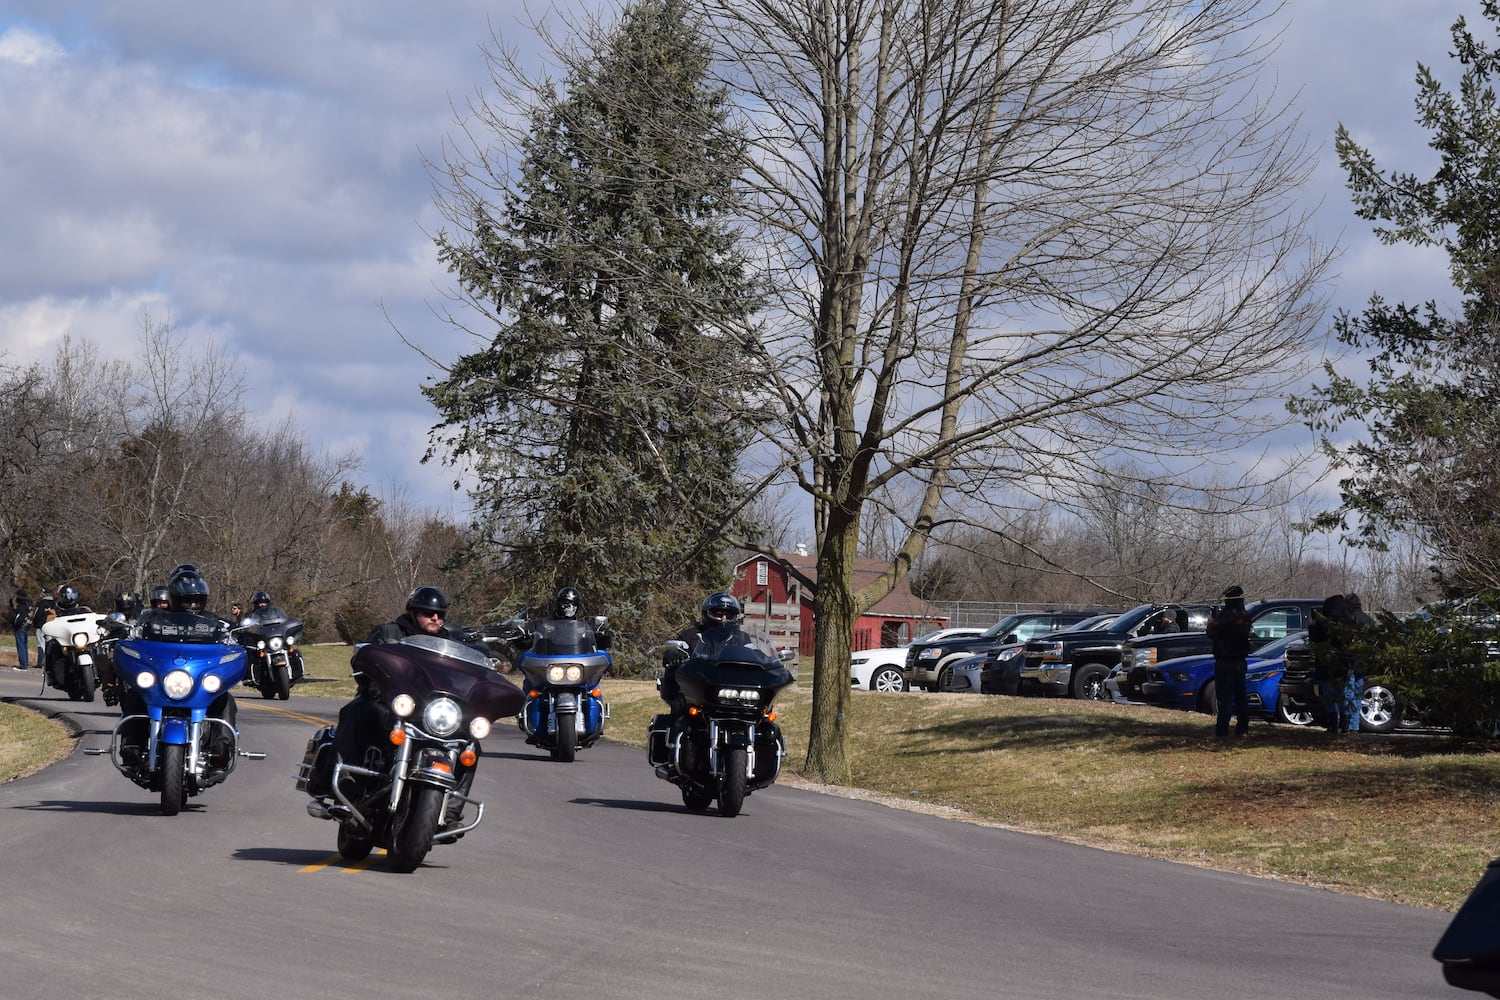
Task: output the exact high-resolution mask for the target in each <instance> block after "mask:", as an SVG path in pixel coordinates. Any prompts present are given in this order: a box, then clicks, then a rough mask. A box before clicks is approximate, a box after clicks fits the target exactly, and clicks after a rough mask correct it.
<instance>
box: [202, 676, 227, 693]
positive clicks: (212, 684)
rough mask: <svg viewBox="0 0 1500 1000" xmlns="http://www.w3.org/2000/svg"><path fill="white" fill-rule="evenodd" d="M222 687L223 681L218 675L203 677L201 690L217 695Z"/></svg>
mask: <svg viewBox="0 0 1500 1000" xmlns="http://www.w3.org/2000/svg"><path fill="white" fill-rule="evenodd" d="M223 686H224V680H223V678H221V677H220V676H219V675H218V674H204V675H203V690H205V691H207V692H208V693H209V694H216V693H218V690H219V688H221V687H223Z"/></svg>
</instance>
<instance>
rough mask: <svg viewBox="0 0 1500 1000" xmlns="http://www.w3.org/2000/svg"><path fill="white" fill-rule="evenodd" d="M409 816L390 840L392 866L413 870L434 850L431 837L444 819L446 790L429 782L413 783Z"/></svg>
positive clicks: (410, 791)
mask: <svg viewBox="0 0 1500 1000" xmlns="http://www.w3.org/2000/svg"><path fill="white" fill-rule="evenodd" d="M408 788H409V791H408V793H407V794H408V795H410V796H411V798H410V800H409V801H408V802H407V805H406V818H405V820H404V821H403V822H402V823H401V826H400V827H399V828H398V829H397V830H396V836H395V837H394V838H393V839H392V843H391V858H390V864H391V868H392V869H393V870H395V871H398V872H412V871H416V870H417V866H418V865H420V864H421V863H422V859H423V858H425V857H427V852H428V851H430V850H432V838H433V836H434V835H435V834H436V833H437V828H438V821H439V820H441V819H442V812H443V793H442V792H440V791H439V790H438V789H436V788H433V787H431V786H430V785H410V786H408Z"/></svg>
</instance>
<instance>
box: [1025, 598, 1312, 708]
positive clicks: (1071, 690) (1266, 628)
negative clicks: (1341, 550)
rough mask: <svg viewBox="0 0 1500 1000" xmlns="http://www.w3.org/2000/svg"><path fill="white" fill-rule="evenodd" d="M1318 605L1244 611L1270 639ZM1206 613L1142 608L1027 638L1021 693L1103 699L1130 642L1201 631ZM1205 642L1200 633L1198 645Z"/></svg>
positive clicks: (1261, 605)
mask: <svg viewBox="0 0 1500 1000" xmlns="http://www.w3.org/2000/svg"><path fill="white" fill-rule="evenodd" d="M1322 603H1323V602H1322V601H1321V600H1316V601H1315V600H1306V599H1300V598H1296V599H1293V598H1285V599H1276V600H1269V601H1256V602H1255V603H1254V604H1251V605H1248V606H1246V608H1245V610H1246V612H1248V613H1249V615H1250V620H1251V621H1252V622H1256V623H1257V626H1256V631H1257V633H1263V634H1265V635H1266V638H1267V639H1270V638H1271V637H1272V635H1273V634H1281V635H1285V634H1286V632H1287V631H1288V630H1289V628H1287V627H1286V626H1288V624H1289V622H1290V620H1291V619H1292V618H1296V620H1297V621H1300V622H1303V623H1304V625H1303V626H1302V627H1305V622H1306V615H1307V614H1308V613H1309V612H1310V611H1311V609H1312V608H1313V607H1317V606H1320V605H1321V604H1322ZM1210 610H1211V606H1210V605H1208V604H1142V605H1139V606H1138V607H1134V608H1131V609H1130V610H1129V611H1127V612H1125V613H1124V614H1122V615H1121V616H1120V617H1119V618H1116V619H1115V620H1114V622H1112V623H1111V624H1109V625H1107V626H1105V627H1104V628H1100V629H1096V630H1094V631H1091V632H1062V633H1059V634H1057V635H1052V636H1047V637H1046V638H1043V639H1032V640H1031V641H1030V642H1028V643H1026V649H1025V651H1024V653H1023V655H1024V656H1025V658H1026V661H1025V663H1024V665H1023V666H1022V667H1021V690H1022V691H1023V692H1024V693H1027V694H1038V693H1040V694H1064V695H1071V696H1072V697H1074V698H1093V699H1095V700H1098V701H1109V700H1110V693H1109V691H1108V690H1107V689H1106V688H1105V686H1104V679H1105V678H1106V677H1108V676H1109V672H1110V671H1111V670H1113V669H1114V668H1115V665H1116V664H1118V663H1120V662H1122V661H1123V660H1124V659H1125V653H1126V651H1127V650H1128V649H1130V648H1131V640H1132V639H1135V638H1137V637H1138V636H1145V635H1149V634H1150V633H1151V632H1152V631H1153V630H1158V629H1162V628H1164V627H1166V628H1173V629H1175V630H1176V631H1177V632H1200V633H1201V632H1202V631H1203V629H1204V627H1205V626H1206V625H1207V624H1208V613H1209V611H1210ZM1169 617H1170V619H1171V620H1172V621H1173V623H1174V624H1172V625H1168V626H1164V625H1163V621H1164V620H1165V619H1167V618H1169ZM1273 625H1274V626H1275V628H1273ZM1276 629H1280V631H1279V632H1277V631H1276ZM1169 634H1170V633H1169ZM1206 639H1207V636H1206V635H1205V636H1204V638H1203V640H1200V643H1201V642H1202V641H1206ZM1203 651H1204V652H1207V651H1208V649H1207V648H1205V649H1204V650H1203ZM1176 655H1178V656H1183V655H1187V654H1186V653H1177V654H1176Z"/></svg>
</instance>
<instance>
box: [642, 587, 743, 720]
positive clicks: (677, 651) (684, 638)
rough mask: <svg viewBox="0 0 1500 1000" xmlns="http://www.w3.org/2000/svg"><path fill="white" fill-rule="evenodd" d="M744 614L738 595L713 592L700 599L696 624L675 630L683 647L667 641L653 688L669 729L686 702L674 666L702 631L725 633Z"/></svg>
mask: <svg viewBox="0 0 1500 1000" xmlns="http://www.w3.org/2000/svg"><path fill="white" fill-rule="evenodd" d="M744 615H745V613H744V610H743V609H742V608H741V607H740V602H739V599H738V598H736V597H735V596H734V595H733V594H730V593H727V592H725V591H722V590H718V591H715V592H714V593H712V594H709V595H708V596H707V597H705V598H704V599H703V607H702V608H701V617H700V618H699V621H698V623H697V624H696V625H689V626H688V627H687V628H685V629H683V630H682V631H681V632H679V633H677V640H676V641H677V642H678V643H681V644H682V645H683V646H686V647H687V648H686V649H684V648H681V647H680V646H677V645H674V644H670V643H669V644H668V645H667V648H666V649H665V650H664V651H663V652H662V655H661V666H662V674H661V682H660V683H659V684H658V686H657V690H658V692H659V693H660V694H661V700H662V701H664V702H666V703H667V708H668V714H669V715H670V717H671V720H672V726H673V728H675V727H676V726H677V723H678V721H679V720H680V719H681V718H682V717H683V715H684V714H686V712H687V704H686V703H685V702H684V701H683V699H682V689H681V688H680V687H678V684H677V668H678V667H680V666H681V665H682V664H683V663H684V662H685V661H686V660H687V658H688V655H689V654H690V653H692V651H693V647H695V646H697V645H698V643H699V642H700V641H702V639H703V637H704V635H705V634H711V635H714V636H716V637H717V636H727V635H728V634H730V633H731V632H732V631H733V630H736V629H738V627H739V624H740V621H741V620H742V619H743V618H744Z"/></svg>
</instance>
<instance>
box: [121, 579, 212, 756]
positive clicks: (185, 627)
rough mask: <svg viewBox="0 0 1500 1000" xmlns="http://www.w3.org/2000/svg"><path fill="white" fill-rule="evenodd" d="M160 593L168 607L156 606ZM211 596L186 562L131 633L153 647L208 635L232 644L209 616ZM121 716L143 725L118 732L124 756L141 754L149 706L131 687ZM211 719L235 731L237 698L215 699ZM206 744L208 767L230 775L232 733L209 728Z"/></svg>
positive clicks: (123, 700) (124, 694)
mask: <svg viewBox="0 0 1500 1000" xmlns="http://www.w3.org/2000/svg"><path fill="white" fill-rule="evenodd" d="M158 590H164V591H165V592H166V603H167V606H166V607H165V608H159V607H157V606H156V598H157V591H158ZM208 597H209V589H208V581H207V580H206V579H204V578H203V574H201V573H200V572H199V571H198V568H197V567H196V566H194V565H193V564H191V563H184V564H182V565H180V566H178V567H177V568H176V569H175V570H173V572H172V578H171V579H170V580H168V581H167V585H166V586H165V587H158V588H156V589H155V590H152V592H151V608H150V609H149V610H147V611H145V612H143V613H142V614H141V616H140V618H139V619H138V620H137V621H136V624H135V626H134V629H133V631H134V632H135V633H137V634H139V635H140V636H141V638H144V639H150V640H152V641H154V642H182V641H188V637H192V639H196V640H199V641H201V640H202V638H204V637H206V636H212V637H214V639H215V641H217V642H222V643H225V644H228V643H229V642H230V641H231V640H230V638H229V632H228V629H227V628H226V627H225V624H224V621H223V619H221V618H220V617H219V616H218V615H215V614H212V613H210V612H209V611H208ZM120 714H121V715H122V716H128V715H134V716H139V717H142V718H140V719H139V720H138V721H139V725H133V726H126V727H125V728H124V729H122V730H121V731H120V746H121V750H120V752H121V755H122V756H125V755H127V754H128V752H129V751H132V750H133V751H134V752H135V753H136V754H137V755H139V754H140V753H141V752H142V751H143V750H144V748H145V745H146V725H147V720H146V719H145V718H144V716H145V714H146V703H145V701H144V700H143V699H142V698H141V696H140V693H139V692H138V691H137V690H136V689H135V688H134V687H130V686H128V685H127V686H126V687H125V690H124V691H123V692H122V693H121V696H120ZM208 715H209V716H210V717H212V718H216V719H223V720H224V721H225V722H227V723H229V725H230V726H231V727H235V726H236V725H237V722H238V719H239V708H238V706H237V705H236V703H235V700H234V695H232V694H231V693H230V692H228V691H225V692H224V693H223V694H221V695H219V697H217V698H215V699H214V701H213V703H212V704H211V705H209V706H208ZM207 745H208V749H209V766H210V767H212V768H218V769H220V770H227V769H228V766H229V754H230V753H232V752H233V750H234V743H233V739H232V738H231V736H230V734H228V733H226V732H224V731H223V730H222V728H221V727H219V726H212V727H209V736H208V740H207Z"/></svg>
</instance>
